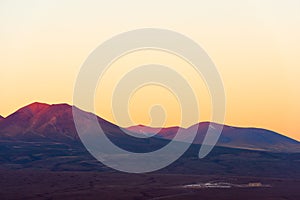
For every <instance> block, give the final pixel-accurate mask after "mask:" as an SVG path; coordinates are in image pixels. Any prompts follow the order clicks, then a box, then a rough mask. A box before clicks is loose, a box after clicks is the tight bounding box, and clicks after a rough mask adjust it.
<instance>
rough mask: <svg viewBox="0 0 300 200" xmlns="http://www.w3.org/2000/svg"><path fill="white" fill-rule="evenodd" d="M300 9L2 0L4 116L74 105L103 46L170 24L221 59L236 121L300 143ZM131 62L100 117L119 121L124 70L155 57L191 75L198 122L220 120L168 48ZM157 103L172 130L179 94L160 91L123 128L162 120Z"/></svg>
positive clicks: (140, 94)
mask: <svg viewBox="0 0 300 200" xmlns="http://www.w3.org/2000/svg"><path fill="white" fill-rule="evenodd" d="M299 10H300V1H297V0H294V1H293V0H287V1H279V0H272V1H271V0H265V1H258V0H252V1H246V0H244V1H241V0H228V1H221V0H219V1H216V0H212V1H201V0H194V1H193V0H191V1H175V0H165V1H158V0H152V1H143V0H132V1H121V0H119V1H116V0H111V1H89V0H87V1H55V0H54V1H43V0H41V1H33V0H29V1H14V0H1V1H0V44H1V45H0V55H1V56H0V71H1V73H0V94H1V104H0V115H2V116H4V117H5V116H8V115H9V114H11V113H13V112H14V111H16V110H17V109H18V108H20V107H23V106H25V105H27V104H29V103H32V102H36V101H38V102H44V103H49V104H54V103H69V104H72V102H73V101H72V98H73V89H74V84H75V81H76V77H77V75H78V72H79V70H80V67H81V65H82V63H83V62H84V61H85V60H86V58H87V57H88V55H89V54H90V53H91V52H92V51H93V50H94V49H95V48H96V47H97V46H98V45H100V44H101V43H102V42H104V41H106V40H107V39H109V38H111V37H112V36H114V35H117V34H120V33H123V32H126V31H130V30H134V29H139V28H149V27H150V28H162V29H169V30H173V31H176V32H179V33H181V34H183V35H186V36H187V37H189V38H191V39H193V40H194V41H195V42H197V43H198V44H199V45H200V46H201V47H202V48H203V49H205V51H206V52H207V54H208V55H209V57H210V58H211V59H212V60H213V62H214V63H215V65H216V67H217V69H218V71H219V74H220V76H221V78H222V80H223V84H224V88H225V93H226V115H225V121H224V122H225V123H226V124H228V125H234V126H242V127H261V128H266V129H270V130H273V131H276V132H279V133H281V134H284V135H286V136H288V137H292V138H294V139H297V140H298V141H299V140H300V125H299V120H300V117H299V113H300V103H299V102H300V79H299V77H300V56H299V52H300V37H299V35H300V15H299ZM126 57H127V58H126ZM126 57H124V58H120V59H119V60H117V61H116V63H114V64H113V65H114V66H112V69H111V73H110V75H108V77H109V78H106V79H105V78H104V80H103V81H105V80H106V83H105V82H103V83H102V84H100V86H99V88H101V87H102V89H103V91H106V93H107V95H104V96H103V93H101V94H102V95H98V92H96V95H95V107H96V113H97V114H98V115H100V116H101V117H103V118H105V119H107V120H109V121H112V122H115V123H117V122H116V121H115V119H114V117H113V114H112V112H111V110H112V109H111V105H110V102H111V98H112V92H111V88H110V87H111V86H113V84H114V83H116V82H117V81H118V80H119V79H118V78H120V76H122V73H125V72H123V71H119V70H118V69H120V67H118V66H127V67H125V68H124V69H130V67H131V66H132V65H140V64H144V63H147V62H151V61H152V60H154V61H155V62H159V63H164V64H168V65H171V66H174V67H175V68H176V69H178V70H179V71H180V70H181V71H182V73H183V74H185V73H186V75H187V77H188V81H190V82H191V84H192V85H194V86H193V89H194V90H195V91H196V96H197V98H198V100H199V102H200V108H201V116H200V117H199V119H198V121H207V120H210V117H211V104H210V99H209V98H210V96H209V92H208V91H207V88H206V87H205V84H204V83H203V80H201V78H199V77H198V78H197V77H193V73H189V71H188V68H189V66H188V64H187V63H184V61H182V60H180V59H179V58H178V57H176V56H174V55H170V54H167V53H165V52H159V51H144V52H135V53H132V54H130V55H128V56H126ZM198 79H199V80H198ZM106 93H104V94H106ZM157 93H159V94H160V95H155V94H157ZM100 101H101V103H97V102H100ZM157 103H159V104H161V105H164V110H165V112H166V115H165V116H166V118H164V119H162V120H163V121H164V122H163V123H162V124H163V125H164V126H174V125H178V124H179V123H180V114H181V111H180V105H179V104H178V100H177V99H176V96H174V94H171V93H170V92H169V91H167V90H166V89H165V88H163V87H159V86H157V85H156V86H145V87H143V88H141V89H140V90H139V91H136V92H135V93H134V94H133V95H132V98H131V99H130V103H129V111H130V115H131V117H132V121H133V122H132V124H120V125H122V126H129V125H134V124H145V125H154V126H156V125H158V124H160V123H161V122H157V124H156V123H152V122H151V118H150V116H149V112H148V111H149V108H151V107H153V106H155V105H156V104H157ZM156 115H157V117H158V118H159V117H160V116H161V112H160V111H159V112H158V113H157V114H156ZM154 116H155V114H154ZM194 123H196V121H190V123H189V124H183V126H185V127H186V126H189V125H192V124H194Z"/></svg>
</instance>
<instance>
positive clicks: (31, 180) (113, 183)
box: [0, 170, 300, 200]
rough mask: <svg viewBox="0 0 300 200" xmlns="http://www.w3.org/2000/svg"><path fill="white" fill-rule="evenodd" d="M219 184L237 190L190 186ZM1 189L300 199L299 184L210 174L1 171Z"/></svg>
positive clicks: (72, 195) (5, 195)
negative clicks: (194, 185) (228, 185)
mask: <svg viewBox="0 0 300 200" xmlns="http://www.w3.org/2000/svg"><path fill="white" fill-rule="evenodd" d="M217 182H222V183H230V184H231V185H233V186H232V187H228V188H227V187H225V188H195V187H187V185H190V184H196V183H217ZM249 183H250V184H249ZM251 184H252V185H253V184H254V186H251ZM255 184H256V185H255ZM257 184H258V185H257ZM260 184H261V185H260ZM0 188H1V190H0V199H33V200H34V199H49V200H50V199H53V200H55V199H72V200H74V199H218V200H222V199H256V200H258V199H263V200H267V199H272V200H276V199H295V200H298V199H300V192H299V188H300V180H293V179H280V178H277V179H276V178H262V177H260V178H253V177H251V178H250V177H249V178H248V177H229V176H223V177H222V176H221V177H220V176H209V175H206V176H205V175H178V174H125V173H108V172H49V171H38V170H18V171H15V170H14V171H6V170H5V171H3V170H2V171H1V172H0Z"/></svg>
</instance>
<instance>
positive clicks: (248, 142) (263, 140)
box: [127, 122, 300, 152]
mask: <svg viewBox="0 0 300 200" xmlns="http://www.w3.org/2000/svg"><path fill="white" fill-rule="evenodd" d="M220 126H221V125H220V124H217V123H209V122H201V123H199V124H195V125H193V126H191V127H189V128H187V129H184V128H179V127H170V128H151V127H147V126H143V125H138V126H132V127H129V128H127V130H129V131H131V132H135V133H139V134H145V133H149V134H155V133H157V134H156V137H160V138H164V139H172V138H174V136H175V135H176V133H177V131H178V129H182V130H183V131H184V133H185V136H186V137H187V136H188V135H189V134H190V133H191V130H196V129H197V128H198V131H197V135H196V137H195V139H194V142H193V143H195V144H201V143H202V142H203V139H204V137H205V135H206V133H207V130H208V128H209V127H210V128H212V129H216V128H221V127H220ZM222 128H223V130H222V134H221V136H220V138H219V140H218V143H217V145H218V146H223V147H230V148H239V149H250V150H264V151H273V152H280V151H284V152H300V142H298V141H296V140H293V139H291V138H288V137H286V136H284V135H281V134H279V133H276V132H273V131H269V130H266V129H261V128H240V127H232V126H227V125H223V127H222ZM186 137H182V138H179V141H182V142H184V141H185V140H186Z"/></svg>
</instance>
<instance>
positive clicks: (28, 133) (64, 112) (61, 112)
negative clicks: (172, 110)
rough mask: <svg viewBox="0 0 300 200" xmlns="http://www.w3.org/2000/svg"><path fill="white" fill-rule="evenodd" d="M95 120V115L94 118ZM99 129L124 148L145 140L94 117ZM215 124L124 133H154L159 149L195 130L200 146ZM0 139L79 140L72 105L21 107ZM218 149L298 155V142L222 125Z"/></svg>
mask: <svg viewBox="0 0 300 200" xmlns="http://www.w3.org/2000/svg"><path fill="white" fill-rule="evenodd" d="M81 112H82V113H84V115H86V117H84V118H82V122H81V123H82V124H83V125H84V126H86V127H89V124H90V123H91V121H90V117H91V116H95V115H93V114H91V113H87V112H84V111H81ZM96 117H97V116H96ZM97 119H98V121H99V123H100V124H101V127H102V129H103V130H104V131H105V133H106V134H107V135H108V137H109V138H110V139H112V140H113V141H115V142H119V143H122V144H123V146H124V148H127V147H126V146H130V145H128V144H131V143H132V141H133V142H134V143H135V144H139V142H141V145H142V146H139V149H140V150H141V149H143V148H146V147H144V146H145V145H144V142H145V141H146V139H144V140H142V139H140V138H134V137H131V136H128V135H126V134H125V133H124V132H122V131H121V130H120V128H119V127H118V126H117V125H114V124H112V123H110V122H108V121H106V120H104V119H102V118H100V117H97ZM217 126H220V125H219V124H215V123H208V122H201V123H199V124H196V125H194V126H192V127H190V128H187V129H183V128H180V127H170V128H162V129H160V128H151V127H147V126H141V125H139V126H133V127H129V128H127V130H128V131H130V132H133V133H135V134H143V135H149V134H153V133H157V132H158V133H157V134H156V135H155V136H154V137H152V138H153V139H152V140H153V141H155V144H156V143H159V145H158V146H159V147H160V146H161V145H162V144H165V143H166V142H160V140H161V139H163V140H170V139H172V138H173V137H174V136H175V134H176V132H177V131H178V130H179V129H182V130H183V131H184V132H185V135H186V136H187V135H189V134H190V133H191V129H192V128H195V127H196V128H198V132H197V136H196V138H195V140H194V142H193V143H194V144H201V143H202V141H203V138H204V136H205V134H206V131H207V129H208V127H211V128H212V129H215V128H216V127H217ZM0 139H8V140H27V141H36V140H55V141H65V142H68V141H79V137H78V135H77V132H76V129H75V125H74V121H73V115H72V106H70V105H68V104H54V105H48V104H44V103H32V104H30V105H28V106H25V107H23V108H21V109H19V110H17V111H16V112H15V113H13V114H11V115H9V116H8V117H6V118H4V119H2V120H1V121H0ZM179 141H181V142H184V141H185V138H184V137H183V138H180V140H179ZM217 145H218V146H222V147H230V148H238V149H249V150H263V151H272V152H300V143H299V142H298V141H296V140H293V139H291V138H288V137H286V136H283V135H280V134H278V133H275V132H273V131H269V130H265V129H258V128H238V127H231V126H224V127H223V132H222V134H221V136H220V138H219V141H218V143H217Z"/></svg>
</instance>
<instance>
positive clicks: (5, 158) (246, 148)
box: [0, 103, 300, 178]
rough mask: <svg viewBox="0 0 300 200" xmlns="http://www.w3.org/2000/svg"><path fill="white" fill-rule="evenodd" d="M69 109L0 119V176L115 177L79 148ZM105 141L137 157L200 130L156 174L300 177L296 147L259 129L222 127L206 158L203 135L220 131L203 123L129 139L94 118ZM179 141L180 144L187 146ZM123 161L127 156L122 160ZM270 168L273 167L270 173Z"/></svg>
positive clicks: (44, 108)
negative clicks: (91, 174) (201, 155)
mask: <svg viewBox="0 0 300 200" xmlns="http://www.w3.org/2000/svg"><path fill="white" fill-rule="evenodd" d="M73 108H74V109H78V108H76V107H73V106H70V105H67V104H55V105H48V104H44V103H32V104H30V105H28V106H25V107H23V108H20V109H19V110H17V111H16V112H14V113H13V114H11V115H9V116H7V117H6V118H2V119H0V170H1V169H4V170H7V169H9V170H13V169H16V170H19V169H21V170H24V169H34V170H36V169H39V170H40V169H41V170H43V171H44V170H50V171H103V172H115V171H114V170H112V169H110V168H108V167H107V166H105V165H103V164H102V163H101V162H99V161H97V160H96V159H95V158H94V157H92V156H91V155H90V154H89V152H88V151H87V149H86V148H85V147H84V146H83V144H82V143H81V141H80V139H79V137H78V134H77V132H76V128H75V125H74V121H73V115H72V110H73ZM79 111H80V112H81V113H82V114H83V116H84V117H82V118H81V121H79V123H81V124H82V125H83V126H85V127H87V129H88V127H89V126H91V125H90V123H91V118H92V117H97V116H95V115H94V114H92V113H88V112H85V111H82V110H79ZM97 119H98V122H99V124H100V125H101V128H102V129H103V130H104V132H105V134H106V136H107V137H108V138H109V139H110V140H111V141H112V142H113V143H115V144H116V145H118V146H119V147H120V148H123V149H125V150H129V151H132V152H136V153H143V152H150V151H154V150H157V149H160V148H161V147H163V146H165V145H166V144H168V143H169V142H170V140H171V139H172V138H174V136H175V134H176V132H177V131H178V130H179V129H181V131H183V133H184V134H183V135H184V136H185V135H187V136H188V134H190V133H191V129H194V128H195V127H196V128H198V131H197V135H196V137H195V139H194V141H193V144H191V146H190V147H189V148H188V150H187V151H186V152H185V153H184V154H183V155H182V156H181V157H180V158H179V159H178V160H177V161H176V162H174V163H172V164H171V165H170V166H168V167H166V168H164V169H161V170H160V171H158V172H157V173H163V174H166V173H167V174H170V173H171V174H174V173H175V174H193V175H195V174H198V175H207V174H210V175H212V174H215V175H218V176H219V175H222V176H223V175H230V176H232V175H234V176H255V177H262V176H265V177H285V178H291V177H292V178H295V177H298V178H299V177H300V168H299V162H300V144H299V142H298V141H295V140H293V139H290V138H288V137H285V136H283V135H280V134H278V133H275V132H272V131H269V130H265V129H258V128H238V127H231V126H224V127H223V132H222V134H221V136H220V138H219V141H218V143H217V145H216V146H215V147H214V148H213V150H212V151H211V152H210V153H209V154H208V156H207V157H205V158H203V159H199V157H198V153H199V149H200V147H201V143H202V141H203V137H204V136H205V134H206V130H207V129H208V127H209V126H210V128H212V129H214V128H216V127H217V126H221V125H220V124H216V123H208V122H201V123H198V124H195V125H193V126H191V127H189V128H186V129H185V128H180V127H169V128H161V129H160V128H151V127H147V126H142V125H138V126H133V127H127V128H126V129H127V130H126V131H127V132H128V131H129V132H130V133H131V134H130V135H132V134H134V135H135V134H138V135H147V136H149V135H153V134H154V133H157V134H155V135H154V136H152V137H149V138H140V137H139V138H138V137H132V136H130V135H127V134H125V133H124V132H123V131H122V130H124V129H122V130H121V128H120V127H118V126H117V125H115V124H113V123H110V122H108V121H106V120H104V119H102V118H100V117H97ZM185 139H186V138H185V137H182V138H178V141H177V142H178V144H180V143H182V142H185ZM124 156H127V155H124ZM270 166H271V167H270Z"/></svg>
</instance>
